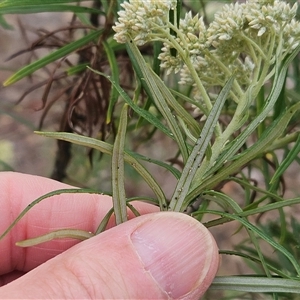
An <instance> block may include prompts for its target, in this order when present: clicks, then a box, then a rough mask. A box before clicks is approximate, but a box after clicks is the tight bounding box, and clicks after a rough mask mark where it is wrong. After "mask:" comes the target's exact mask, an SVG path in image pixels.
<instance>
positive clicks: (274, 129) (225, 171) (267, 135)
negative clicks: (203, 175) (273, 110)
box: [186, 102, 300, 203]
mask: <svg viewBox="0 0 300 300" xmlns="http://www.w3.org/2000/svg"><path fill="white" fill-rule="evenodd" d="M299 109H300V102H298V103H296V104H294V105H293V106H292V107H290V108H289V109H287V110H286V111H285V112H284V113H283V114H282V116H280V117H279V118H277V119H276V120H275V121H274V122H273V123H272V124H271V125H270V126H269V127H268V128H267V129H266V131H265V132H264V133H263V134H262V136H261V138H260V139H259V140H258V141H257V142H256V143H255V144H254V145H252V146H251V147H249V148H248V149H247V150H246V151H244V152H243V153H241V154H239V155H237V156H236V157H235V160H234V161H233V162H232V163H231V164H230V165H229V166H226V167H224V168H222V169H221V170H220V171H219V172H218V173H217V174H215V175H214V176H212V177H209V178H207V179H206V180H205V181H203V182H202V183H201V184H200V185H198V186H196V187H195V188H194V189H193V190H192V191H190V192H189V194H188V196H187V198H186V202H187V203H188V202H189V201H191V200H192V199H194V198H195V197H197V196H198V195H199V194H200V193H201V192H202V191H204V190H206V189H211V188H213V187H214V186H215V185H216V184H217V183H219V182H221V181H222V180H224V179H226V178H227V177H228V176H229V175H231V174H234V173H235V172H237V171H239V170H240V169H241V167H242V166H244V165H245V164H247V163H248V162H249V161H251V160H252V159H254V158H255V157H257V156H259V155H261V154H262V153H264V151H266V150H267V149H268V147H269V145H272V143H273V142H274V141H275V140H276V139H277V138H279V137H280V136H281V135H282V133H283V132H284V130H285V128H286V127H287V125H288V123H289V121H290V119H291V118H292V116H293V115H294V114H295V112H296V111H297V110H299Z"/></svg>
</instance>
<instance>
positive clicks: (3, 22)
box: [0, 15, 14, 30]
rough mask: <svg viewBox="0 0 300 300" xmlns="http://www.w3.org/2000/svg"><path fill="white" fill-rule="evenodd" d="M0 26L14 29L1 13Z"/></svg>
mask: <svg viewBox="0 0 300 300" xmlns="http://www.w3.org/2000/svg"><path fill="white" fill-rule="evenodd" d="M0 26H1V27H2V28H4V29H6V30H12V29H14V27H13V26H11V25H10V24H8V23H7V22H6V20H5V19H4V17H3V16H2V15H0Z"/></svg>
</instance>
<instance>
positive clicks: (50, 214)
mask: <svg viewBox="0 0 300 300" xmlns="http://www.w3.org/2000/svg"><path fill="white" fill-rule="evenodd" d="M62 188H70V186H67V185H65V184H62V183H59V182H56V181H53V180H50V179H46V178H42V177H38V176H31V175H24V174H19V173H10V172H2V173H0V195H1V196H0V215H1V218H0V234H1V233H2V232H4V230H5V229H6V228H7V227H8V226H9V225H10V224H11V223H12V221H13V220H14V219H15V218H16V217H17V215H18V214H19V213H20V212H21V211H22V210H23V209H24V208H25V207H26V206H27V205H28V204H29V203H30V202H32V201H33V200H34V199H36V198H38V197H39V196H41V195H44V194H45V193H48V192H50V191H54V190H57V189H62ZM111 206H112V202H111V198H110V197H107V196H103V195H92V194H61V195H57V196H54V197H53V198H50V199H46V200H44V201H43V202H41V203H39V204H38V205H36V206H35V207H33V208H32V209H31V210H30V211H29V212H28V213H27V214H26V215H25V216H24V218H22V219H21V220H20V222H19V223H18V224H17V225H16V226H15V227H14V228H13V229H12V230H11V232H10V233H9V234H8V235H7V236H5V237H4V238H3V240H1V241H0V258H1V259H0V275H1V276H0V286H1V288H0V299H8V298H9V299H25V298H26V299H29V298H31V299H37V298H38V299H50V298H51V299H56V298H57V299H58V298H59V299H199V298H200V297H201V295H203V293H204V292H205V290H206V289H207V288H208V287H209V285H210V283H211V282H212V280H213V278H214V276H215V273H216V271H217V268H218V264H219V256H218V250H217V246H216V243H215V241H214V239H213V237H212V236H211V234H210V233H209V231H208V230H207V229H206V228H205V227H204V226H203V225H201V224H200V223H199V222H197V221H196V220H194V219H193V218H191V217H189V216H187V215H184V214H180V213H174V212H159V213H157V210H158V209H157V207H154V206H152V205H148V204H145V203H142V202H135V203H134V206H135V207H136V208H137V209H138V210H139V211H140V213H141V214H143V216H141V217H138V218H134V219H132V220H130V221H128V222H126V223H123V224H121V225H119V226H116V227H113V228H110V229H109V230H107V231H105V232H103V233H101V234H99V235H97V236H95V237H93V238H90V239H88V240H86V241H83V242H81V243H78V241H75V240H70V239H59V240H53V241H49V242H46V243H43V244H40V245H37V246H33V247H30V248H20V247H17V246H15V243H16V242H17V241H20V240H24V239H27V238H31V237H35V236H39V235H41V234H45V233H48V232H49V231H53V230H56V229H61V228H76V229H82V230H86V231H91V232H94V231H95V230H96V228H97V226H98V224H99V222H100V221H101V219H102V218H103V216H104V215H105V214H106V213H107V211H108V210H109V209H110V208H111ZM130 217H132V216H130ZM113 225H114V224H113V220H111V221H110V223H109V227H112V226H113ZM75 244H76V245H75Z"/></svg>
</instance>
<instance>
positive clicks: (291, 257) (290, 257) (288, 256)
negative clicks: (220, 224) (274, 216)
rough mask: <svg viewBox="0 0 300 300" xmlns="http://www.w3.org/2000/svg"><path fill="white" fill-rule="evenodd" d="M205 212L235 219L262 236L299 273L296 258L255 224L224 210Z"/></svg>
mask: <svg viewBox="0 0 300 300" xmlns="http://www.w3.org/2000/svg"><path fill="white" fill-rule="evenodd" d="M206 213H211V214H215V215H220V216H222V217H225V218H228V219H232V220H237V221H238V222H240V223H241V224H242V225H244V226H245V227H246V228H247V229H249V230H250V231H251V232H253V233H255V234H256V235H258V236H259V237H260V238H262V239H263V240H264V241H266V242H267V243H268V244H270V245H271V246H272V247H274V248H275V249H276V250H278V251H279V252H280V253H282V254H283V255H284V256H285V257H286V258H287V259H288V260H289V261H290V262H291V264H292V265H293V266H294V268H295V270H296V272H297V274H298V276H299V275H300V265H299V263H298V262H297V260H296V258H295V257H294V256H293V255H292V254H291V253H290V252H289V251H287V249H285V248H284V247H283V246H282V245H280V244H279V243H277V242H275V241H274V240H273V239H272V238H271V237H269V235H267V234H266V233H265V232H263V231H261V230H260V229H259V228H257V227H256V226H254V225H252V224H251V223H250V222H248V221H247V220H246V219H245V218H243V217H240V216H237V215H232V214H229V213H225V212H220V211H215V210H207V211H206Z"/></svg>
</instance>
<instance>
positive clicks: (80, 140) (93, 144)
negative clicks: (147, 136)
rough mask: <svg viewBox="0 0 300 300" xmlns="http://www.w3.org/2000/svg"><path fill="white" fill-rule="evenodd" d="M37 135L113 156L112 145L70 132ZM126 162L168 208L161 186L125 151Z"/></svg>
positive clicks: (163, 208) (162, 206) (161, 203)
mask: <svg viewBox="0 0 300 300" xmlns="http://www.w3.org/2000/svg"><path fill="white" fill-rule="evenodd" d="M36 133H37V134H39V135H42V136H46V137H52V138H55V139H58V140H63V141H67V142H70V143H74V144H77V145H82V146H86V147H90V148H93V149H96V150H98V151H101V152H102V153H106V154H109V155H112V149H113V146H112V145H110V144H108V143H106V142H103V141H100V140H97V139H94V138H90V137H86V136H81V135H78V134H73V133H68V132H36ZM124 160H125V161H126V162H127V163H128V164H129V165H130V166H131V167H133V168H134V169H135V170H136V171H137V172H138V173H139V174H140V175H141V177H142V178H143V179H144V180H145V181H146V183H147V184H148V185H149V187H150V188H151V189H152V190H153V192H154V194H155V195H156V197H157V199H158V202H159V205H160V208H161V210H165V209H166V208H167V203H166V197H165V195H164V192H163V191H162V189H161V187H160V185H159V184H158V183H157V182H156V181H155V179H154V178H153V177H152V175H151V174H150V173H149V172H148V171H147V169H146V168H145V167H144V166H143V165H142V164H141V163H140V162H139V161H138V160H137V159H136V158H134V157H133V156H132V155H130V153H129V152H127V151H125V153H124Z"/></svg>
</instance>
